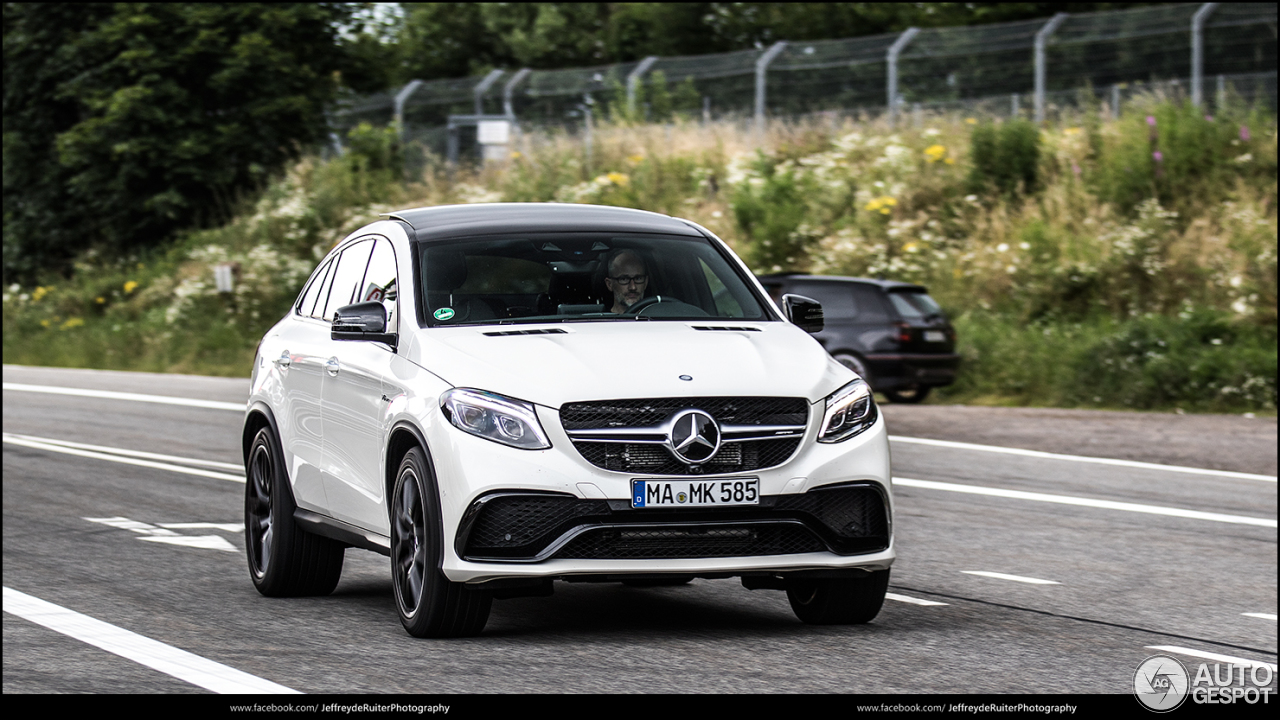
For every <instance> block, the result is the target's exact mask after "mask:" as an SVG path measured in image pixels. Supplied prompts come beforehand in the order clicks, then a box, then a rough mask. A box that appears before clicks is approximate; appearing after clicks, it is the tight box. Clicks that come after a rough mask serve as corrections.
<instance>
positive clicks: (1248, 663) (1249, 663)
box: [1147, 645, 1276, 673]
mask: <svg viewBox="0 0 1280 720" xmlns="http://www.w3.org/2000/svg"><path fill="white" fill-rule="evenodd" d="M1147 649H1148V650H1159V651H1161V652H1171V653H1177V654H1179V655H1186V656H1188V657H1194V658H1201V659H1204V660H1212V661H1214V662H1220V663H1229V664H1231V665H1243V666H1245V667H1268V668H1271V672H1273V673H1274V672H1275V671H1276V664H1275V663H1272V662H1266V661H1263V660H1250V659H1249V658H1240V657H1233V656H1231V655H1220V654H1218V653H1211V652H1205V651H1204V650H1196V649H1194V648H1185V647H1178V646H1177V645H1148V646H1147Z"/></svg>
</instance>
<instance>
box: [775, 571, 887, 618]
mask: <svg viewBox="0 0 1280 720" xmlns="http://www.w3.org/2000/svg"><path fill="white" fill-rule="evenodd" d="M888 589H889V571H888V570H879V571H877V572H873V573H870V574H868V575H865V576H863V577H859V578H852V579H843V578H842V579H839V580H793V581H792V582H791V583H790V584H788V586H787V599H788V600H790V601H791V610H792V611H793V612H795V614H796V617H798V618H800V620H801V621H803V622H806V623H808V624H810V625H859V624H862V623H866V622H870V621H871V620H873V619H875V616H876V615H878V614H880V606H882V605H884V594H885V592H886V591H887V590H888Z"/></svg>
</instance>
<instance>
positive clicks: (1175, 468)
mask: <svg viewBox="0 0 1280 720" xmlns="http://www.w3.org/2000/svg"><path fill="white" fill-rule="evenodd" d="M889 439H890V440H895V441H897V442H904V443H912V444H916V445H935V446H937V447H945V448H955V449H957V450H980V451H982V452H992V453H1003V454H1005V455H1023V456H1026V457H1034V458H1043V459H1046V460H1068V461H1071V462H1087V463H1096V464H1099V465H1118V466H1120V467H1132V468H1143V469H1145V470H1165V471H1168V472H1179V473H1192V474H1194V475H1216V476H1218V477H1228V478H1236V479H1240V480H1261V481H1263V482H1276V476H1275V475H1255V474H1253V473H1243V472H1232V471H1229V470H1209V469H1206V468H1193V467H1184V466H1182V465H1161V464H1159V463H1148V462H1138V461H1136V460H1117V459H1115V458H1099V457H1088V456H1086V455H1062V454H1060V453H1051V452H1043V451H1041V450H1023V449H1022V448H1007V447H998V446H995V445H974V444H972V443H962V442H955V441H952V440H929V439H926V438H913V437H903V436H901V435H890V436H889Z"/></svg>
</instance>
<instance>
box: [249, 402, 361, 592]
mask: <svg viewBox="0 0 1280 720" xmlns="http://www.w3.org/2000/svg"><path fill="white" fill-rule="evenodd" d="M296 508H297V506H296V505H294V502H293V493H292V491H291V490H290V488H289V481H288V476H286V475H285V469H284V458H283V455H282V453H281V452H280V443H279V442H278V441H277V440H276V436H275V432H273V431H272V429H271V428H270V427H264V428H262V429H261V430H259V431H258V434H257V435H256V436H254V438H253V445H252V446H250V448H249V459H248V461H246V463H245V491H244V535H245V554H246V555H247V556H248V560H249V577H250V578H251V579H252V580H253V585H254V587H256V588H257V589H258V592H260V593H262V594H263V595H265V596H267V597H301V596H306V595H328V594H329V593H331V592H333V589H334V588H335V587H337V586H338V580H339V579H340V578H341V577H342V561H343V557H344V555H345V552H346V546H345V545H343V544H342V543H340V542H338V541H336V540H330V539H329V538H326V537H321V536H319V535H312V534H311V533H309V532H307V531H305V530H303V529H302V528H300V527H298V526H297V524H296V523H295V522H294V520H293V513H294V510H295V509H296Z"/></svg>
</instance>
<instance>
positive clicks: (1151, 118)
mask: <svg viewBox="0 0 1280 720" xmlns="http://www.w3.org/2000/svg"><path fill="white" fill-rule="evenodd" d="M1147 124H1148V125H1150V126H1151V127H1155V126H1156V116H1155V115H1148V116H1147Z"/></svg>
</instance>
